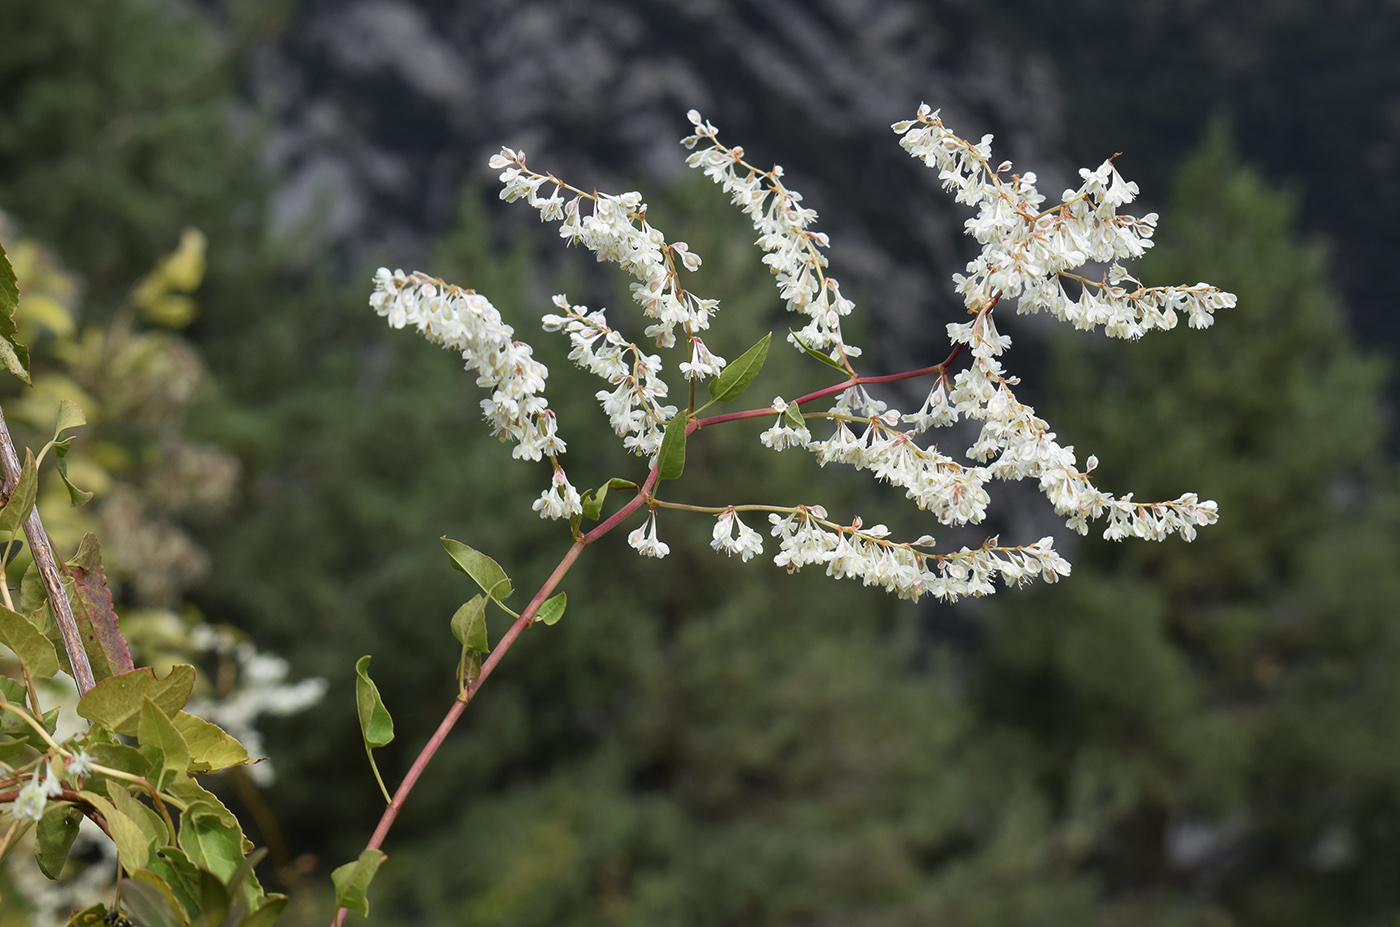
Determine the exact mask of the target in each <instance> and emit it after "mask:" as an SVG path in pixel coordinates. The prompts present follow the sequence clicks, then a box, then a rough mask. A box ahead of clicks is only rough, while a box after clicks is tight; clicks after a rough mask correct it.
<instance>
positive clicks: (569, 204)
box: [490, 148, 724, 376]
mask: <svg viewBox="0 0 1400 927" xmlns="http://www.w3.org/2000/svg"><path fill="white" fill-rule="evenodd" d="M490 165H491V167H492V168H493V169H495V170H499V171H501V176H500V180H501V183H502V185H503V186H502V189H501V199H503V200H505V201H506V202H511V201H513V200H517V199H520V198H522V197H523V198H528V200H529V202H530V205H531V206H534V207H535V208H536V209H538V210H539V211H540V219H541V221H549V220H560V219H562V220H563V221H562V224H561V225H560V227H559V234H560V236H561V237H563V238H564V239H566V240H567V241H568V242H569V243H571V244H581V245H583V246H584V247H585V248H587V249H589V250H590V251H592V252H593V253H594V254H595V255H596V256H597V258H598V260H599V261H612V262H613V263H615V264H617V265H618V266H619V267H621V268H622V269H623V270H625V271H627V272H628V273H629V274H631V275H632V276H633V277H635V278H636V282H635V283H633V284H632V286H631V290H632V298H633V299H635V300H636V301H637V302H638V303H639V304H640V305H641V306H642V310H643V313H644V314H645V315H646V316H647V317H648V318H651V319H655V320H656V321H655V322H654V323H653V324H652V325H650V326H648V327H647V329H646V335H647V337H648V338H654V339H656V344H657V346H658V347H663V348H669V347H673V346H674V345H675V343H676V333H675V329H676V326H677V325H679V326H681V327H682V328H683V329H684V330H685V333H686V337H687V338H690V339H691V340H692V343H698V342H699V337H698V335H697V333H698V332H701V331H704V330H706V329H708V328H709V327H710V317H711V316H712V315H714V312H715V310H716V309H717V308H719V301H718V300H715V299H702V298H700V297H698V296H696V295H695V294H694V293H691V292H689V291H687V290H686V289H685V288H684V287H682V286H681V284H680V274H679V273H678V272H677V271H676V262H677V260H679V261H680V263H681V265H682V266H683V267H685V268H686V269H687V270H692V271H693V270H696V269H698V268H699V267H700V264H701V260H700V256H699V255H698V254H696V253H695V252H693V251H691V250H690V246H689V245H687V244H686V243H685V242H683V241H677V242H672V243H670V244H668V243H667V242H666V237H665V236H664V235H662V234H661V232H660V230H658V229H656V228H654V227H653V226H652V225H651V224H650V223H649V222H647V218H646V215H647V206H646V203H644V202H642V196H641V194H640V193H637V192H635V191H633V192H628V193H623V194H621V195H620V196H611V195H608V194H606V193H594V194H588V193H584V192H583V191H581V190H576V189H574V188H568V189H569V190H570V192H571V193H573V194H574V196H573V197H572V198H570V199H568V200H567V201H566V200H565V199H564V196H563V192H564V190H565V188H566V185H565V184H564V183H563V182H562V181H560V180H558V179H557V178H555V177H553V176H552V175H548V174H537V173H535V172H534V171H532V170H530V169H529V168H528V167H526V166H525V153H524V152H522V151H515V150H514V149H511V148H502V149H501V152H500V154H498V155H495V156H493V157H492V158H491V161H490ZM547 185H552V186H553V189H552V190H551V192H550V195H549V196H548V197H541V196H540V195H539V191H540V188H541V187H544V186H547ZM584 200H588V201H590V202H591V203H592V205H591V207H589V208H588V211H587V212H586V213H585V211H584V207H583V201H584ZM701 347H703V345H701ZM708 357H709V360H708V361H707V362H706V367H708V368H713V369H714V370H715V373H718V371H719V368H722V367H723V366H724V358H721V357H715V356H714V355H708ZM694 361H695V358H694V357H692V363H693V362H694ZM694 375H697V376H698V375H700V374H699V372H698V371H697V372H695V374H694ZM705 375H707V376H709V375H712V374H708V373H707V374H705Z"/></svg>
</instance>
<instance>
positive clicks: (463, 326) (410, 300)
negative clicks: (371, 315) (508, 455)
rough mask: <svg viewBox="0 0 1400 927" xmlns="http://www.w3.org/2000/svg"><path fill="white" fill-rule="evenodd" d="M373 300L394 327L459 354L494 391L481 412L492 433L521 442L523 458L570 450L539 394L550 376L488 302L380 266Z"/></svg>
mask: <svg viewBox="0 0 1400 927" xmlns="http://www.w3.org/2000/svg"><path fill="white" fill-rule="evenodd" d="M369 303H370V305H371V306H372V307H373V308H374V311H375V312H377V313H379V314H380V315H381V316H385V317H386V318H388V320H389V324H390V325H391V326H392V327H394V328H403V327H404V326H405V325H412V326H414V327H415V328H417V329H418V331H420V332H422V334H423V336H424V337H425V338H427V339H428V340H429V341H433V342H436V343H438V344H440V345H442V346H443V347H446V348H451V349H452V350H454V351H458V352H460V353H461V355H462V359H463V360H464V361H466V367H467V369H468V370H473V371H475V372H476V373H477V379H476V383H477V385H478V386H481V387H485V388H486V389H489V390H491V396H490V397H489V398H487V399H483V400H482V401H481V409H482V412H483V413H485V415H486V419H487V421H489V422H490V423H491V430H492V433H493V434H496V435H499V436H500V437H501V439H502V440H510V441H514V442H515V444H516V446H515V449H514V451H513V452H512V453H513V454H514V456H515V457H516V458H517V459H520V458H523V459H526V460H539V459H540V457H541V456H542V455H546V454H547V455H550V456H554V455H557V454H562V453H563V452H564V449H565V444H564V439H563V438H561V437H559V436H558V434H556V433H555V421H554V412H553V411H552V410H551V409H550V408H549V403H548V402H547V401H546V400H545V398H544V396H543V395H541V394H542V393H543V392H544V383H545V379H546V378H547V377H548V376H549V371H548V370H546V369H545V366H544V364H541V363H540V362H539V361H537V360H535V358H534V356H533V355H534V350H533V349H532V348H531V347H530V346H529V345H528V344H525V343H524V342H523V341H516V340H515V337H514V336H515V332H514V330H513V329H512V328H511V327H510V326H509V325H507V324H505V322H503V321H502V320H501V314H500V313H499V312H497V311H496V307H495V306H493V305H491V303H490V302H489V301H488V300H487V299H486V297H484V296H482V295H481V294H480V293H476V292H474V291H472V290H463V289H461V288H459V287H456V286H453V285H451V284H449V283H444V282H443V281H442V280H440V279H438V278H437V277H430V276H428V275H427V274H424V273H419V272H414V273H411V274H405V273H404V272H403V271H401V270H396V271H394V272H392V273H390V272H389V269H388V268H387V267H381V268H379V270H378V272H376V273H375V275H374V293H373V294H372V295H371V296H370V299H369Z"/></svg>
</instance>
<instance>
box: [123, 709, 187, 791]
mask: <svg viewBox="0 0 1400 927" xmlns="http://www.w3.org/2000/svg"><path fill="white" fill-rule="evenodd" d="M136 739H137V740H139V741H140V742H141V746H143V747H155V748H156V750H157V751H159V753H160V757H161V765H160V773H159V778H158V779H156V782H155V786H156V788H157V789H164V788H165V787H166V786H168V785H169V784H170V783H171V782H173V781H174V780H175V779H178V778H180V777H181V776H184V775H185V773H186V771H187V770H188V769H189V768H190V745H189V744H187V743H185V738H184V737H183V736H181V734H180V731H179V729H178V728H176V727H175V723H174V722H173V721H171V720H170V717H169V716H168V715H166V713H165V712H163V711H161V710H160V708H159V707H158V706H157V705H156V703H155V702H153V701H151V700H150V699H149V698H147V699H144V700H143V701H142V703H141V717H140V720H138V721H137V724H136Z"/></svg>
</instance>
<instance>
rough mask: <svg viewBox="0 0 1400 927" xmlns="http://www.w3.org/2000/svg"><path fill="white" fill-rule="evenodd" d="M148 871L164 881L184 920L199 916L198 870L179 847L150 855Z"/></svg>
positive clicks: (163, 849)
mask: <svg viewBox="0 0 1400 927" xmlns="http://www.w3.org/2000/svg"><path fill="white" fill-rule="evenodd" d="M147 866H148V871H150V872H154V873H155V874H156V875H158V876H160V877H161V878H162V879H164V880H165V884H166V885H167V886H168V887H169V888H170V891H171V893H172V894H173V895H174V896H175V900H176V901H177V902H178V903H179V905H180V907H181V908H182V909H183V910H184V912H185V917H186V919H189V918H192V917H194V916H195V915H197V914H199V903H200V899H199V895H198V892H199V870H198V869H196V868H195V866H194V864H193V863H191V862H190V860H189V857H187V856H185V853H184V851H183V850H181V849H180V848H179V847H172V846H163V847H161V848H160V849H158V850H156V852H155V853H153V854H152V855H151V859H150V861H149V862H148V863H147Z"/></svg>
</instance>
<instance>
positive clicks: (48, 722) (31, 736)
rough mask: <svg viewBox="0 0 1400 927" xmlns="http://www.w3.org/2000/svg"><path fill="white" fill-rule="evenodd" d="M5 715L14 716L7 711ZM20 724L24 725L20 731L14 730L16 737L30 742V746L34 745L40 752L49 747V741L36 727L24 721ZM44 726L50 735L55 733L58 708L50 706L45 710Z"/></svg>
mask: <svg viewBox="0 0 1400 927" xmlns="http://www.w3.org/2000/svg"><path fill="white" fill-rule="evenodd" d="M5 715H6V716H7V717H10V718H14V715H13V714H12V713H11V712H8V711H7V712H5ZM15 720H16V721H19V719H18V718H15ZM20 724H21V725H23V726H22V727H20V728H19V730H18V731H15V732H13V733H14V734H15V736H16V737H18V738H19V739H20V740H22V741H24V742H25V743H27V744H29V746H31V747H33V748H34V749H35V750H38V751H39V752H40V753H42V752H44V751H45V750H47V749H48V748H49V743H48V741H46V740H45V739H44V738H42V737H40V736H39V732H38V731H36V730H34V728H32V727H30V726H29V725H28V724H25V723H24V722H23V721H20ZM43 727H44V730H46V731H48V732H49V734H50V735H52V734H53V732H54V729H55V728H57V727H58V709H57V708H50V709H49V710H48V711H46V712H44V719H43Z"/></svg>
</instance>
